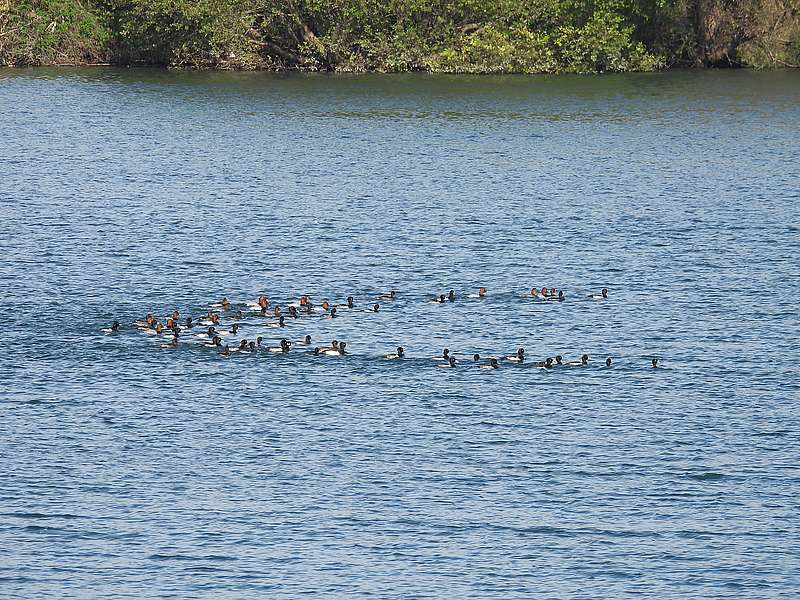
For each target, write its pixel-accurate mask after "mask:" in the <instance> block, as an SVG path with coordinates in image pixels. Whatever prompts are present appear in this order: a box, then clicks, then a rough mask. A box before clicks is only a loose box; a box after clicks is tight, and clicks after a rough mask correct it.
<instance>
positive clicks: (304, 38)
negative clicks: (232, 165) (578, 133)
mask: <svg viewBox="0 0 800 600" xmlns="http://www.w3.org/2000/svg"><path fill="white" fill-rule="evenodd" d="M798 7H800V1H798V0H642V1H639V2H636V1H633V0H595V1H592V0H589V1H578V0H0V66H38V65H86V64H115V65H161V66H166V67H173V68H191V69H242V70H256V69H263V70H275V71H283V70H301V71H338V72H367V71H378V72H406V71H429V72H438V73H602V72H624V71H653V70H660V69H668V68H671V67H719V68H722V67H753V68H780V67H798V66H800V8H798Z"/></svg>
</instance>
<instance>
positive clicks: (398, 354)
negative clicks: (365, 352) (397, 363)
mask: <svg viewBox="0 0 800 600" xmlns="http://www.w3.org/2000/svg"><path fill="white" fill-rule="evenodd" d="M405 356H406V351H405V349H404V348H403V347H402V346H398V347H397V351H395V352H390V353H389V354H384V356H383V358H385V359H386V360H398V359H400V358H405Z"/></svg>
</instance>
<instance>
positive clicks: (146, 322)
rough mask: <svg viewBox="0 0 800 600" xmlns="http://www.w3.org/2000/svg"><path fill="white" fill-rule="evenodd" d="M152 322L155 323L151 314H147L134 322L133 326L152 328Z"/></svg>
mask: <svg viewBox="0 0 800 600" xmlns="http://www.w3.org/2000/svg"><path fill="white" fill-rule="evenodd" d="M153 321H155V319H154V318H153V313H147V314H146V315H145V316H144V319H139V320H137V321H134V322H133V324H134V325H135V326H136V327H140V328H144V327H150V326H152V324H153Z"/></svg>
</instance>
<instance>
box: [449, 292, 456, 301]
mask: <svg viewBox="0 0 800 600" xmlns="http://www.w3.org/2000/svg"><path fill="white" fill-rule="evenodd" d="M447 299H448V300H450V302H454V301H455V299H456V291H455V290H450V291H449V292H448V293H447Z"/></svg>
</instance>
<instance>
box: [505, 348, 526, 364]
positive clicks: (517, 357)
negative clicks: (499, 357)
mask: <svg viewBox="0 0 800 600" xmlns="http://www.w3.org/2000/svg"><path fill="white" fill-rule="evenodd" d="M505 358H506V360H507V361H509V362H518V363H521V362H523V361H524V360H525V348H520V349H519V350H517V353H516V354H511V355H509V356H506V357H505Z"/></svg>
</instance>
